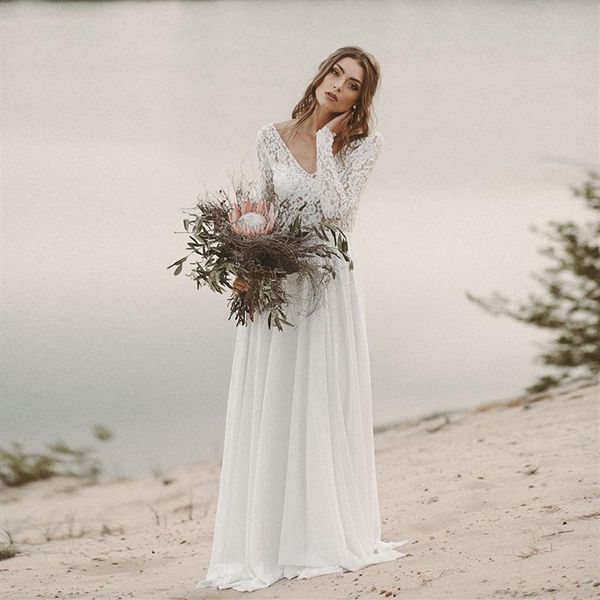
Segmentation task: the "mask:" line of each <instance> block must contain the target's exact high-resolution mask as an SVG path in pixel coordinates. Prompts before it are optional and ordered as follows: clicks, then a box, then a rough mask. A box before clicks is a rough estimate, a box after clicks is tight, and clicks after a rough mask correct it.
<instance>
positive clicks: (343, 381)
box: [196, 123, 408, 591]
mask: <svg viewBox="0 0 600 600" xmlns="http://www.w3.org/2000/svg"><path fill="white" fill-rule="evenodd" d="M334 136H335V134H334V133H333V132H332V131H331V130H330V129H329V128H327V127H323V128H321V129H319V130H318V131H317V135H316V148H317V170H316V172H315V173H309V172H308V171H306V170H305V169H304V168H303V167H302V166H301V165H300V163H298V161H297V160H296V159H295V158H294V156H293V155H292V153H291V151H290V150H289V148H288V147H287V145H286V144H285V142H284V141H283V138H282V137H281V135H280V134H279V132H278V131H277V129H276V128H275V125H274V124H273V123H269V124H267V125H264V126H263V127H261V128H260V129H259V131H258V136H257V154H258V160H259V173H260V193H261V197H269V198H272V199H275V198H287V199H288V201H289V202H290V207H291V210H290V212H289V213H286V217H287V216H289V218H290V219H292V218H293V217H294V216H295V213H294V210H295V209H297V208H299V207H300V206H301V205H302V204H303V203H304V202H306V201H308V205H307V206H306V207H305V208H304V210H303V213H304V215H305V219H308V220H310V221H312V220H315V221H317V220H328V221H330V222H333V223H334V224H335V225H338V226H339V227H340V228H341V229H342V230H343V231H344V232H345V233H346V236H347V238H348V244H349V248H348V252H349V254H350V256H351V257H352V259H353V262H354V270H350V269H349V268H348V263H347V262H346V261H344V260H342V259H339V263H338V264H339V266H338V268H337V269H336V272H337V275H336V277H335V278H334V279H331V280H330V281H329V283H328V287H327V290H326V296H325V303H324V304H323V305H322V306H321V307H320V308H319V309H318V310H317V312H314V313H313V314H311V315H309V316H304V315H303V310H304V305H303V304H302V303H301V302H300V301H299V302H298V303H293V304H292V305H290V306H288V307H287V316H288V320H290V321H291V322H292V323H294V325H295V327H290V326H286V325H284V329H283V331H279V330H278V329H277V328H276V327H273V328H272V329H269V328H268V327H267V323H266V317H265V315H256V316H255V320H254V322H249V323H248V325H247V326H243V325H239V326H238V327H237V334H236V335H237V337H236V343H235V350H234V356H233V364H232V370H231V379H230V384H229V398H228V404H227V415H226V426H225V440H224V449H223V462H222V467H221V479H220V488H219V496H218V502H217V512H216V520H215V526H214V534H213V543H212V555H211V559H210V565H209V567H208V572H207V574H206V579H203V580H201V581H199V582H198V583H197V584H196V588H201V587H216V588H219V589H224V588H234V589H236V590H240V591H251V590H255V589H258V588H264V587H267V586H269V585H271V584H272V583H274V582H275V581H277V580H279V579H281V578H288V579H290V578H292V577H298V578H307V577H313V576H316V575H323V574H327V573H341V572H344V571H356V570H358V569H361V568H363V567H365V566H367V565H372V564H375V563H381V562H385V561H391V560H394V559H397V558H400V557H402V556H406V554H404V553H402V552H399V551H398V550H395V549H394V548H396V547H398V546H401V545H403V544H406V543H407V542H408V540H401V541H397V542H384V541H382V540H381V526H380V512H379V501H378V494H377V480H376V473H375V454H374V443H373V442H374V440H373V416H372V406H371V379H370V366H369V350H368V345H367V332H366V324H365V317H364V306H363V299H362V291H361V287H360V281H359V278H360V276H359V272H358V270H359V265H358V260H357V257H356V256H355V253H353V245H352V234H351V231H352V227H353V224H354V219H355V215H356V212H357V209H358V205H359V198H360V194H361V192H362V190H363V188H364V186H365V183H366V181H367V179H368V176H369V174H370V172H371V170H372V168H373V165H374V164H375V162H376V160H377V157H378V156H379V153H380V151H381V148H382V145H383V136H382V135H381V133H379V132H377V131H375V132H371V133H370V134H369V135H368V136H367V137H365V138H363V139H361V140H359V142H358V147H356V148H354V149H351V150H350V151H349V153H347V154H346V156H345V161H344V162H342V159H341V157H340V155H339V154H336V155H335V156H334V155H333V152H332V146H333V140H334ZM295 277H296V276H295V275H292V276H289V277H288V284H287V285H289V286H290V287H289V290H290V292H292V293H294V294H296V295H297V296H298V298H301V297H302V293H303V292H304V291H306V289H305V288H304V287H303V286H304V284H299V283H298V281H297V279H295Z"/></svg>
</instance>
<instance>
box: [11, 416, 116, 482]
mask: <svg viewBox="0 0 600 600" xmlns="http://www.w3.org/2000/svg"><path fill="white" fill-rule="evenodd" d="M92 431H93V433H94V435H95V437H96V439H98V440H102V441H105V440H108V439H111V438H112V437H113V436H112V433H111V432H110V431H109V430H108V429H107V428H106V427H104V426H103V425H98V424H96V425H94V427H93V428H92ZM46 448H48V452H47V453H42V452H28V451H26V450H25V449H24V447H23V444H21V443H20V442H12V445H11V447H10V448H3V447H0V482H2V483H3V484H4V485H6V486H9V487H16V486H21V485H25V484H27V483H30V482H32V481H40V480H44V479H49V478H50V477H55V476H57V475H61V476H65V477H74V478H77V479H84V480H86V481H87V482H89V483H94V482H96V481H97V478H98V475H99V474H100V473H101V472H102V468H101V465H100V462H99V461H98V460H97V459H96V458H94V457H93V456H92V454H93V453H94V452H95V448H90V447H86V448H72V447H70V446H69V445H68V444H66V443H65V442H63V441H61V440H58V441H56V442H54V443H51V444H46Z"/></svg>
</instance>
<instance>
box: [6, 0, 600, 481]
mask: <svg viewBox="0 0 600 600" xmlns="http://www.w3.org/2000/svg"><path fill="white" fill-rule="evenodd" d="M339 7H340V5H339V4H336V3H318V2H293V3H292V2H277V1H272V0H269V1H266V2H233V1H227V2H212V3H210V2H164V3H163V2H152V3H134V2H120V3H117V2H111V3H88V2H86V3H77V2H73V3H55V2H53V3H18V2H14V3H4V4H3V5H2V7H1V9H0V17H1V20H0V28H1V30H0V34H1V38H2V52H1V54H2V90H3V91H2V99H1V110H2V140H3V143H2V382H3V383H2V391H1V394H2V418H1V422H0V436H1V437H0V439H1V445H3V446H4V445H5V444H6V443H8V442H9V441H10V440H13V439H15V440H22V441H24V442H26V443H27V445H28V446H29V447H32V448H33V447H36V448H37V447H42V446H43V445H44V444H45V443H47V442H52V441H54V440H56V439H57V438H62V439H65V440H66V441H67V442H69V443H72V444H74V445H78V444H87V443H90V442H91V441H92V439H91V435H90V427H91V425H92V424H94V423H103V424H105V425H107V426H108V427H109V428H111V429H112V430H113V431H114V432H115V434H116V439H115V440H114V441H113V442H110V443H108V444H106V445H105V449H104V452H103V455H102V456H103V458H104V459H105V462H106V466H107V467H108V468H110V469H112V470H114V471H116V472H126V473H134V472H144V471H147V470H148V469H149V468H150V467H163V468H166V467H168V466H170V465H173V464H176V463H180V462H192V461H194V460H199V459H202V458H207V457H210V456H213V455H218V454H219V453H220V450H221V444H222V434H223V428H224V418H225V406H226V393H227V386H228V377H229V367H230V361H231V357H232V353H233V340H234V336H235V328H234V325H233V323H232V322H231V321H227V320H226V315H227V308H226V297H224V296H222V297H221V296H217V295H213V294H211V293H210V292H208V290H201V291H200V292H198V291H196V289H195V285H193V283H192V282H191V281H189V280H186V279H185V278H183V277H178V278H175V277H173V275H172V271H167V269H166V267H167V265H169V264H171V263H172V262H173V261H174V260H176V259H177V258H179V257H181V256H183V254H185V236H183V235H177V234H175V232H176V231H181V230H182V225H181V219H182V217H183V215H182V213H181V209H182V208H185V207H191V206H193V205H194V203H195V199H196V197H197V195H198V194H200V193H201V192H202V189H203V188H204V187H205V186H206V187H207V188H216V187H222V186H223V185H226V183H227V173H228V172H229V171H231V170H238V169H240V168H243V169H244V170H245V171H246V172H248V173H251V172H253V170H255V164H256V161H255V145H254V144H255V136H256V131H257V129H258V128H259V127H260V126H261V125H263V124H264V123H267V122H272V121H280V120H284V119H287V118H289V117H290V112H291V109H292V107H293V106H294V104H295V103H296V102H297V100H298V99H299V97H300V95H301V93H302V92H303V90H304V88H305V86H306V84H307V83H308V81H309V79H310V78H311V77H312V75H313V73H314V72H315V69H316V67H317V64H318V63H319V62H320V61H321V60H322V59H323V58H324V57H325V56H326V55H327V54H328V53H329V52H331V51H332V50H334V49H335V48H337V47H339V46H342V45H346V44H348V43H355V44H358V45H361V46H363V47H365V48H366V49H368V50H370V51H371V52H373V53H374V54H375V55H376V56H377V57H378V58H379V60H380V63H381V66H382V73H383V77H382V87H381V90H380V93H379V96H378V98H377V99H376V104H375V117H376V120H375V127H376V128H377V129H379V130H380V131H381V132H382V133H383V134H384V137H385V150H384V153H383V154H382V157H381V160H380V162H379V164H378V165H377V167H376V169H375V171H374V173H373V177H372V180H371V181H370V182H369V185H368V188H367V190H366V191H365V194H364V196H363V201H362V206H361V211H360V214H359V219H358V223H357V228H356V231H355V237H356V245H355V248H354V252H355V256H356V257H358V258H359V260H360V261H361V264H362V266H363V272H364V274H365V284H366V285H365V290H366V307H367V319H368V324H369V336H370V344H371V346H370V347H371V362H372V376H373V391H374V403H375V406H374V412H375V420H376V422H378V423H379V422H384V421H389V420H397V419H403V418H407V417H412V416H415V415H417V414H423V413H427V412H430V411H432V410H440V409H445V408H452V407H457V406H463V405H473V404H477V403H479V402H482V401H487V400H491V399H495V398H501V397H508V396H511V395H514V394H517V393H519V392H520V391H521V390H522V388H523V387H524V386H525V385H528V384H530V383H531V382H532V381H533V380H534V379H535V377H536V376H537V375H540V374H542V373H543V372H545V370H544V369H543V368H542V366H541V365H539V364H536V363H534V362H533V359H534V356H535V355H536V354H537V353H538V352H539V349H538V348H537V347H536V346H535V343H539V342H542V341H544V340H545V339H546V338H545V337H544V336H543V334H542V333H540V332H537V331H535V330H530V329H528V328H526V327H524V326H522V325H519V324H515V323H513V322H511V321H507V320H502V319H494V318H492V317H490V316H488V315H486V314H484V313H483V312H482V311H481V310H479V309H478V308H477V307H475V306H474V305H473V304H471V303H469V302H468V301H467V300H466V298H465V292H466V291H471V292H473V293H476V294H478V295H483V296H486V295H487V294H488V293H489V292H490V291H491V290H492V289H497V290H500V291H503V292H505V293H506V294H508V295H510V296H511V297H514V298H525V297H526V294H527V292H530V291H535V290H537V286H536V284H535V283H534V282H533V281H532V280H531V279H530V277H529V274H530V272H532V271H534V270H539V268H540V266H541V265H543V264H546V263H545V262H544V260H543V259H542V258H541V257H539V256H538V255H537V253H536V248H538V247H540V246H541V245H542V241H543V240H542V238H539V237H536V236H534V234H532V233H531V232H529V231H528V226H529V225H531V224H533V223H535V224H538V225H542V224H543V223H544V222H545V221H548V220H550V219H563V218H566V217H567V216H573V217H576V218H580V217H584V216H585V214H584V213H583V212H581V211H580V210H579V209H578V207H577V205H575V203H574V201H572V200H571V195H570V192H569V191H568V186H569V185H570V184H574V183H580V182H581V180H582V177H583V174H584V172H585V169H586V168H587V167H589V166H591V165H593V164H594V163H597V162H598V156H597V139H596V137H595V133H594V132H595V130H596V127H597V113H596V108H595V107H596V103H597V100H598V89H597V77H596V68H597V65H596V61H597V30H596V3H593V2H562V3H561V2H552V3H534V2H522V3H506V2H498V3H494V2H488V3H480V2H431V3H424V2H416V1H415V2H367V1H365V2H347V3H344V4H343V7H344V13H345V18H344V21H343V22H342V21H340V20H339V14H338V12H339ZM346 17H347V18H346ZM332 23H335V27H333V28H332V26H331V24H332ZM291 27H293V30H294V31H295V35H293V36H290V35H289V31H290V28H291ZM299 28H300V29H299ZM307 40H310V43H308V44H307Z"/></svg>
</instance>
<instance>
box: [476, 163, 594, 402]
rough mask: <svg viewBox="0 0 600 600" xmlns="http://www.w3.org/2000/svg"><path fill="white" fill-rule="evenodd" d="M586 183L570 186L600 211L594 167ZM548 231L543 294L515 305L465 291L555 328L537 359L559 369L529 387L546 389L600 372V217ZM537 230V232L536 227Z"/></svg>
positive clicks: (497, 309) (487, 305) (500, 311)
mask: <svg viewBox="0 0 600 600" xmlns="http://www.w3.org/2000/svg"><path fill="white" fill-rule="evenodd" d="M588 177H589V179H587V180H586V181H585V182H584V183H583V184H582V186H581V187H579V188H578V187H575V186H572V187H571V191H572V192H573V195H574V196H575V197H581V198H583V199H584V200H585V201H586V205H587V208H589V209H590V210H592V211H596V212H598V211H600V174H598V173H596V172H594V171H591V172H589V173H588ZM548 225H549V226H550V228H551V230H550V231H549V232H545V233H544V235H545V236H546V237H547V238H548V239H550V240H551V241H552V242H553V243H552V245H550V246H546V247H544V248H541V249H539V250H538V252H539V254H541V255H543V256H546V257H547V258H548V259H549V260H550V261H551V265H550V266H548V267H547V268H545V269H544V271H543V274H542V275H537V274H533V275H532V277H533V278H534V279H535V280H536V281H537V282H538V283H539V284H540V285H541V286H542V288H543V290H544V294H543V295H538V294H530V295H529V297H528V300H527V301H523V302H517V303H516V306H514V307H513V305H512V303H511V301H510V300H509V299H508V298H507V297H506V296H504V295H502V294H500V293H498V292H494V293H493V294H492V296H491V298H489V299H488V300H483V299H481V298H478V297H475V296H473V295H472V294H470V293H468V292H467V293H466V296H467V298H468V299H469V300H470V301H472V302H474V303H476V304H477V305H479V306H480V307H482V308H483V309H484V310H486V311H487V312H488V313H489V314H492V315H494V316H499V315H506V316H508V317H510V318H512V319H515V320H517V321H521V322H523V323H529V324H531V325H534V326H536V327H540V328H542V329H546V330H551V331H554V332H555V335H554V339H553V340H552V341H551V342H550V343H549V344H548V345H547V346H546V348H545V350H544V351H543V352H542V354H541V355H540V356H539V357H538V361H540V362H542V363H543V364H546V365H549V366H551V367H553V368H555V369H558V371H559V373H558V375H557V376H553V375H544V376H543V377H541V378H540V379H539V380H538V381H537V382H535V383H534V384H533V385H531V386H530V387H528V388H526V391H527V392H529V393H531V392H542V391H545V390H547V389H549V388H552V387H555V386H557V385H561V384H564V383H568V382H570V381H574V380H578V379H591V378H594V377H596V376H597V374H598V372H599V371H600V245H599V244H600V217H598V215H596V218H595V220H593V221H591V222H587V223H585V224H584V225H578V224H576V223H575V222H573V221H567V222H564V223H561V222H556V221H550V222H549V223H548ZM533 230H534V231H535V232H537V231H538V230H537V229H536V228H535V227H534V228H533Z"/></svg>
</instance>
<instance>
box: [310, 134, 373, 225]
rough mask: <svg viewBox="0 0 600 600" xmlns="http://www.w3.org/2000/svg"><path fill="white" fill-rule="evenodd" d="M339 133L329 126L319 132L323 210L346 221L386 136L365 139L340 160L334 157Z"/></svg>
mask: <svg viewBox="0 0 600 600" xmlns="http://www.w3.org/2000/svg"><path fill="white" fill-rule="evenodd" d="M334 138H335V133H333V131H331V129H329V127H321V129H319V130H318V131H317V177H318V178H319V181H320V183H321V198H320V201H321V211H322V212H323V216H324V217H325V218H326V219H329V220H332V221H338V222H340V223H342V224H344V223H346V221H347V219H348V218H349V217H350V216H351V215H352V214H353V212H354V211H355V209H356V208H357V205H358V200H359V198H360V194H361V192H362V191H363V188H364V187H365V184H366V182H367V179H368V178H369V175H370V173H371V171H372V169H373V166H374V165H375V162H376V161H377V158H378V157H379V154H380V153H381V149H382V148H383V135H381V133H379V132H378V131H376V132H375V133H373V134H371V135H369V136H367V137H366V138H362V139H361V140H360V142H359V145H358V147H356V148H355V149H354V150H351V151H350V152H349V154H347V155H346V156H345V159H344V161H343V162H342V163H337V162H336V161H335V160H334V156H333V141H334Z"/></svg>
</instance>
